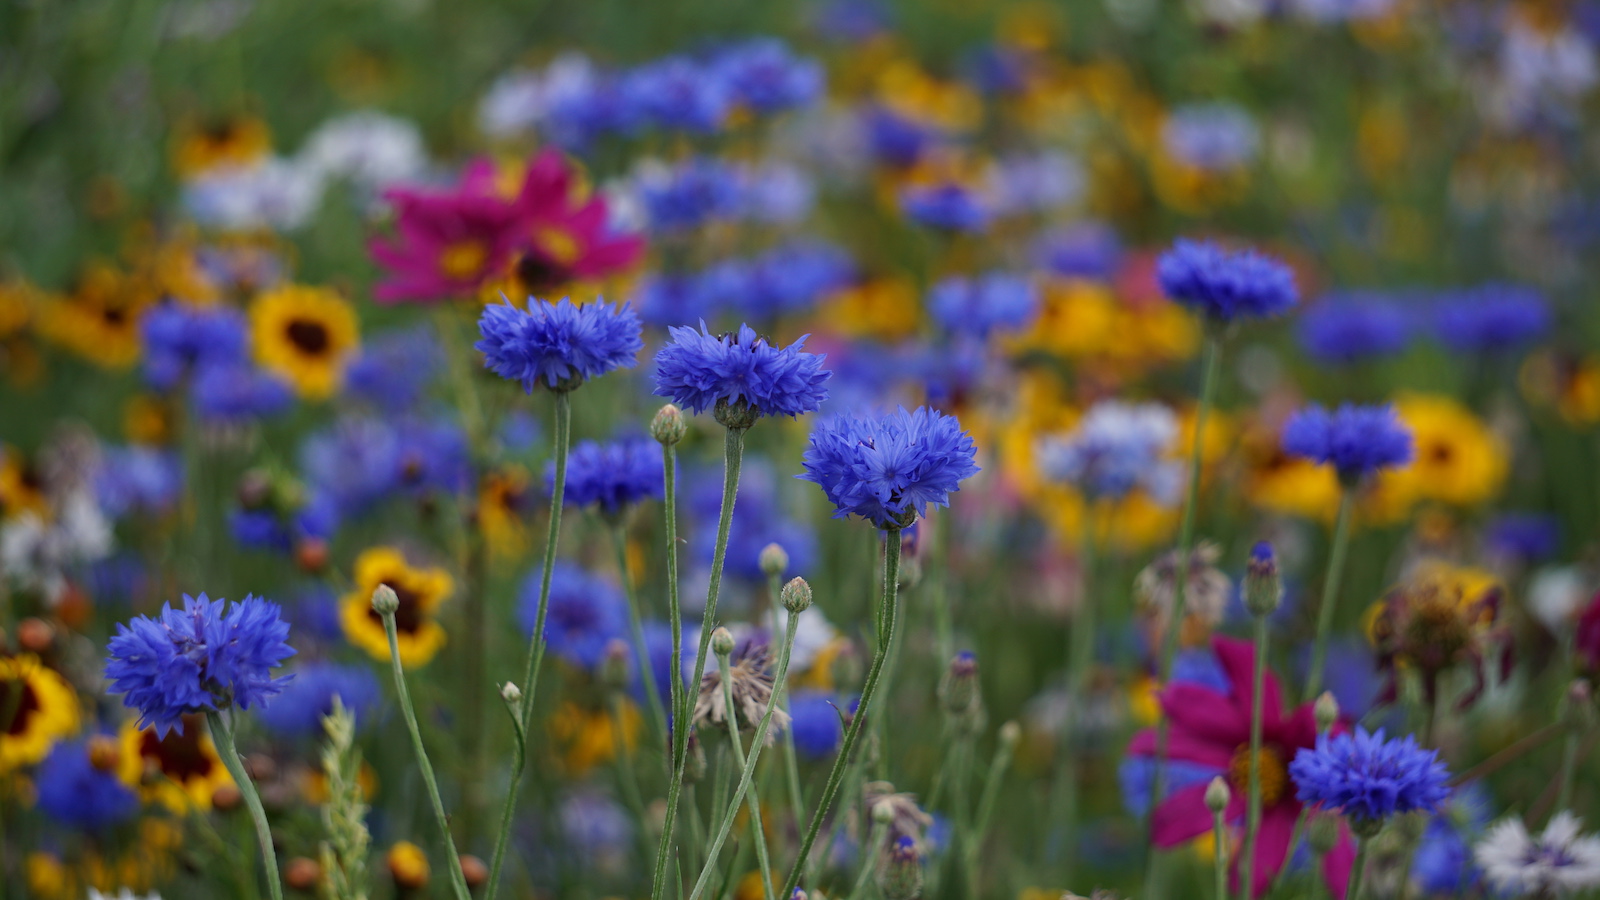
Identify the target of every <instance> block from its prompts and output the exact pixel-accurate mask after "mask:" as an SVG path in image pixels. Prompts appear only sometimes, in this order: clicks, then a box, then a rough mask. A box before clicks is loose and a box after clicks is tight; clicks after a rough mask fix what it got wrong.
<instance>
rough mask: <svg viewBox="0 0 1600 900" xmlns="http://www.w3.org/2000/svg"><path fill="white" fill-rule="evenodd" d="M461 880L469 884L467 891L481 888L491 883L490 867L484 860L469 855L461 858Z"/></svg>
mask: <svg viewBox="0 0 1600 900" xmlns="http://www.w3.org/2000/svg"><path fill="white" fill-rule="evenodd" d="M461 878H462V880H463V881H465V882H466V883H467V889H468V890H472V889H475V888H480V887H482V886H484V885H485V884H488V883H489V867H488V866H486V865H484V862H483V860H481V859H479V858H478V857H476V856H473V855H472V854H470V853H468V854H467V855H466V856H463V857H461Z"/></svg>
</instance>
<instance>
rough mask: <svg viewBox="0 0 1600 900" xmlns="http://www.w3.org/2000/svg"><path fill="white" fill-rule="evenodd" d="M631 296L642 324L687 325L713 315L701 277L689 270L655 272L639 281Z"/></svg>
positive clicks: (713, 311) (659, 325)
mask: <svg viewBox="0 0 1600 900" xmlns="http://www.w3.org/2000/svg"><path fill="white" fill-rule="evenodd" d="M634 300H635V302H637V303H638V304H639V318H640V319H642V320H643V321H644V323H645V324H646V325H655V326H657V327H665V326H668V325H687V324H689V323H691V322H698V321H700V320H701V319H706V318H710V317H712V316H713V315H715V307H714V306H713V305H712V301H711V299H710V298H709V297H708V296H707V294H706V291H705V286H704V279H703V277H702V276H700V275H696V274H692V273H681V272H680V273H665V272H663V273H658V274H655V275H651V276H649V277H647V278H646V279H645V280H644V281H643V282H642V283H640V285H639V289H638V292H637V293H636V294H635V295H634Z"/></svg>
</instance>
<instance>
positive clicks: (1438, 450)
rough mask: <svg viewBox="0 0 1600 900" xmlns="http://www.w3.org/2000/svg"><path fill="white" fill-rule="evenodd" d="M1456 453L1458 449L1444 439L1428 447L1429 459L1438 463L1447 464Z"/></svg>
mask: <svg viewBox="0 0 1600 900" xmlns="http://www.w3.org/2000/svg"><path fill="white" fill-rule="evenodd" d="M1455 455H1456V449H1455V448H1454V447H1452V446H1450V445H1449V444H1446V443H1444V442H1442V441H1441V442H1439V443H1435V444H1433V445H1432V446H1431V447H1429V448H1428V460H1429V461H1430V462H1433V463H1435V464H1437V465H1441V466H1442V465H1447V464H1448V463H1449V462H1450V461H1451V460H1452V459H1454V458H1455Z"/></svg>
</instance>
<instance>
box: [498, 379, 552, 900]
mask: <svg viewBox="0 0 1600 900" xmlns="http://www.w3.org/2000/svg"><path fill="white" fill-rule="evenodd" d="M555 420H556V423H555V424H556V436H555V477H554V479H553V483H552V488H551V491H550V523H549V533H548V534H546V535H545V540H544V570H543V572H542V573H541V577H540V581H539V612H538V614H537V615H536V616H535V617H534V623H533V634H532V635H531V636H530V637H529V639H528V660H527V663H526V664H525V665H524V667H523V672H522V684H521V686H520V687H521V689H522V709H521V711H520V713H518V715H517V721H518V723H519V727H518V728H516V729H514V730H515V732H516V733H515V744H514V749H513V751H512V756H513V759H512V766H511V784H510V786H509V787H508V788H507V790H506V799H505V803H504V804H502V806H501V808H500V832H499V834H497V835H496V836H495V840H494V857H493V858H492V861H491V862H490V864H489V886H488V888H487V889H486V893H485V894H484V897H485V900H494V897H495V893H496V892H497V891H498V890H499V889H500V869H501V867H502V866H503V865H504V864H505V857H506V845H507V843H509V841H510V837H511V819H512V817H513V816H514V815H515V814H516V809H517V791H518V789H519V788H520V787H521V786H522V773H523V770H524V769H526V768H527V764H528V727H529V725H531V724H532V719H533V698H534V694H535V693H536V692H537V691H538V688H539V670H540V663H542V662H544V648H545V641H544V620H545V613H547V612H548V611H549V609H550V576H551V573H552V572H553V571H554V570H555V565H556V543H557V541H558V540H559V539H560V537H561V505H562V503H563V502H564V501H565V499H566V492H567V448H568V446H569V445H570V444H571V443H572V398H571V394H569V393H568V392H567V391H558V392H557V393H556V411H555Z"/></svg>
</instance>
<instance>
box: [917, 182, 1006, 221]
mask: <svg viewBox="0 0 1600 900" xmlns="http://www.w3.org/2000/svg"><path fill="white" fill-rule="evenodd" d="M900 208H901V209H902V210H903V211H904V212H905V214H906V215H907V216H908V217H910V219H911V220H912V221H913V222H916V223H917V224H919V225H925V226H927V227H929V228H934V229H938V230H940V231H967V232H973V231H982V230H983V229H984V228H985V227H987V226H988V224H989V218H990V211H989V208H988V207H987V206H985V205H984V203H983V202H982V201H981V200H980V199H979V197H978V195H977V194H976V193H975V192H973V191H972V190H971V189H969V188H966V187H963V186H961V185H959V184H954V183H950V182H946V183H944V184H939V185H934V186H932V187H921V188H912V189H910V190H908V191H906V192H905V193H904V194H903V195H901V197H900Z"/></svg>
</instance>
